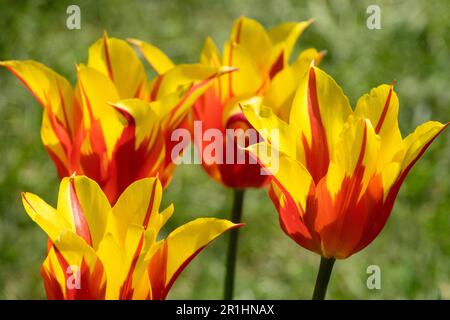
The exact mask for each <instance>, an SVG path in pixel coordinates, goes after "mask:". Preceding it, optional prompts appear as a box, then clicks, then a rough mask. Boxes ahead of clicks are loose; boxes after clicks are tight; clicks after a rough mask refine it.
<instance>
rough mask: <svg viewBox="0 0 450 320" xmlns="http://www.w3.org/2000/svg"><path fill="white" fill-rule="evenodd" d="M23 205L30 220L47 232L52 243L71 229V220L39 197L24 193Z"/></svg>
mask: <svg viewBox="0 0 450 320" xmlns="http://www.w3.org/2000/svg"><path fill="white" fill-rule="evenodd" d="M22 203H23V206H24V208H25V210H26V212H27V213H28V215H29V216H30V218H31V219H32V220H33V221H34V222H36V223H37V224H38V225H39V226H40V227H41V228H42V230H44V231H45V233H46V234H47V235H48V236H49V238H50V240H51V241H55V240H56V238H57V237H58V236H59V235H60V234H61V232H62V231H63V230H64V229H70V228H71V222H69V221H71V220H67V219H66V217H64V216H63V215H61V214H59V213H58V212H57V211H56V210H55V209H54V208H53V207H52V206H50V205H48V204H47V203H46V202H45V201H44V200H42V199H41V198H39V197H38V196H37V195H35V194H32V193H28V192H24V193H22Z"/></svg>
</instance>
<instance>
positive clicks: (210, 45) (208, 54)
mask: <svg viewBox="0 0 450 320" xmlns="http://www.w3.org/2000/svg"><path fill="white" fill-rule="evenodd" d="M200 63H202V64H205V65H207V66H212V67H219V66H221V60H220V54H219V50H218V49H217V47H216V45H215V44H214V41H213V40H212V39H211V37H207V38H206V40H205V44H204V45H203V49H202V51H201V55H200Z"/></svg>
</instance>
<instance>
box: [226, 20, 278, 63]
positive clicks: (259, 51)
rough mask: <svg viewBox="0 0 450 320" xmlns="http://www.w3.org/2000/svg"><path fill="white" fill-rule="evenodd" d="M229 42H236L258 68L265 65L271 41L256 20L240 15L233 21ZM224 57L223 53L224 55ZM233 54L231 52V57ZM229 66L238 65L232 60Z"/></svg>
mask: <svg viewBox="0 0 450 320" xmlns="http://www.w3.org/2000/svg"><path fill="white" fill-rule="evenodd" d="M230 43H231V44H238V45H239V47H240V48H242V50H244V51H245V52H246V53H247V54H248V57H249V59H251V60H252V61H254V62H255V65H256V66H257V67H258V68H261V67H263V66H266V65H267V63H266V62H267V58H269V56H268V55H269V54H270V49H271V46H272V45H271V41H270V38H269V35H268V34H267V32H266V30H264V27H263V26H262V25H261V24H260V23H259V22H257V21H256V20H253V19H249V18H246V17H241V18H239V19H238V20H236V21H235V22H234V25H233V28H232V30H231V35H230ZM224 57H225V55H224ZM234 57H235V55H234V54H233V58H234ZM226 61H229V60H228V59H226V58H225V59H224V61H223V64H224V65H227V64H226ZM228 65H230V66H238V64H235V63H234V61H233V64H228Z"/></svg>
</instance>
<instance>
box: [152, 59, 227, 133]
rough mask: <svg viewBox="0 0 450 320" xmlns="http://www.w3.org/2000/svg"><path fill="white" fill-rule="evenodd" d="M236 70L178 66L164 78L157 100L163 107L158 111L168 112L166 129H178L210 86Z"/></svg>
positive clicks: (165, 120) (164, 125) (159, 87)
mask: <svg viewBox="0 0 450 320" xmlns="http://www.w3.org/2000/svg"><path fill="white" fill-rule="evenodd" d="M234 70H235V69H233V68H230V67H220V68H216V67H208V66H203V65H200V64H197V65H178V66H176V67H174V68H173V69H171V70H169V71H168V72H167V73H165V74H164V75H163V76H162V80H161V81H160V83H159V86H158V92H157V95H156V99H158V100H160V102H159V103H160V104H161V106H159V107H155V108H156V109H160V110H166V111H164V112H163V113H164V114H168V117H165V119H164V120H163V124H162V125H163V127H164V128H172V129H173V128H176V127H177V126H178V125H179V124H180V123H181V122H182V121H183V119H184V118H185V116H186V114H187V112H188V111H189V110H190V107H191V106H192V105H193V104H194V103H195V102H196V101H197V98H198V97H199V96H200V95H202V94H203V93H204V92H205V91H206V90H207V89H208V88H209V86H210V85H212V84H213V82H214V81H215V80H216V79H217V77H220V76H221V75H223V74H226V73H230V72H232V71H234Z"/></svg>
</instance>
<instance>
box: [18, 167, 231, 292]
mask: <svg viewBox="0 0 450 320" xmlns="http://www.w3.org/2000/svg"><path fill="white" fill-rule="evenodd" d="M161 197H162V186H161V183H160V181H159V180H158V179H157V178H145V179H142V180H138V181H136V182H134V183H133V184H131V185H130V186H129V187H128V188H126V190H125V191H124V192H123V193H122V194H121V195H120V197H119V199H118V200H117V203H116V204H115V205H114V206H113V207H111V205H110V203H109V201H108V199H107V197H106V195H105V194H104V192H103V191H102V190H101V188H100V186H99V185H98V184H97V183H96V182H95V181H93V180H91V179H89V178H88V177H85V176H72V177H66V178H63V179H62V182H61V185H60V189H59V196H58V205H57V208H56V209H55V208H53V207H52V206H50V205H48V204H47V203H46V202H44V201H43V200H42V199H40V198H39V197H38V196H36V195H34V194H30V193H23V194H22V200H23V205H24V207H25V209H26V211H27V213H28V215H29V216H30V217H31V219H33V220H34V221H35V222H36V223H37V224H38V225H39V226H40V227H41V228H42V229H43V230H44V231H45V232H46V234H47V235H48V237H49V248H48V254H47V258H46V259H45V261H44V263H43V265H42V268H41V275H42V277H43V279H44V284H45V290H46V293H47V297H48V298H49V299H165V298H166V296H167V293H168V292H169V290H170V288H171V286H172V285H173V283H174V281H175V280H176V279H177V277H178V276H179V275H180V273H181V271H183V269H184V268H185V267H186V266H187V264H188V263H189V262H190V261H191V260H192V259H193V258H194V257H195V256H196V255H197V254H198V253H199V252H200V251H201V250H202V249H203V248H204V247H205V246H206V245H207V244H208V243H210V242H211V241H212V240H214V239H215V238H217V237H218V236H219V235H221V234H222V233H223V232H225V231H227V230H229V229H231V228H235V227H237V226H239V225H236V224H233V223H231V222H229V221H227V220H220V219H214V218H200V219H196V220H194V221H192V222H189V223H187V224H185V225H183V226H181V227H179V228H177V229H176V230H174V231H172V232H171V233H170V234H169V235H168V236H167V237H166V238H165V239H163V240H158V238H157V237H158V233H159V232H160V230H161V228H162V227H163V226H164V224H165V223H166V221H167V219H169V218H170V216H171V215H172V212H173V205H170V206H169V207H168V208H166V209H165V210H163V211H162V212H159V206H160V202H161Z"/></svg>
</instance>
